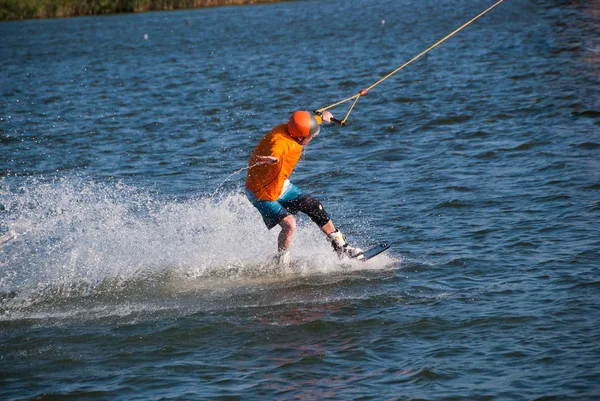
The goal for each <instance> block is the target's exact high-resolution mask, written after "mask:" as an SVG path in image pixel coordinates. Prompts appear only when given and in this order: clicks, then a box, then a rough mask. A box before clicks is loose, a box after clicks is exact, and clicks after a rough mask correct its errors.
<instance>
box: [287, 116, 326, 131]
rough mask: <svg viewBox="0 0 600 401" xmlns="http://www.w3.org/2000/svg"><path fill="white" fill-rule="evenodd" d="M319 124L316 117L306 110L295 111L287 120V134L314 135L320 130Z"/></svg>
mask: <svg viewBox="0 0 600 401" xmlns="http://www.w3.org/2000/svg"><path fill="white" fill-rule="evenodd" d="M319 124H320V121H319V119H318V117H315V116H313V115H312V114H310V113H309V112H308V111H296V112H295V113H294V114H292V116H291V117H290V120H289V121H288V124H287V125H288V134H290V136H291V137H293V138H304V137H306V136H309V135H316V134H318V133H319V131H320V130H321V127H320V126H319Z"/></svg>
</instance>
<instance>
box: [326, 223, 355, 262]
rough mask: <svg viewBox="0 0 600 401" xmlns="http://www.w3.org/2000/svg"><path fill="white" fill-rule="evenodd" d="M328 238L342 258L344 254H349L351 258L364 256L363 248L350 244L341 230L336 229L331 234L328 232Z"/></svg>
mask: <svg viewBox="0 0 600 401" xmlns="http://www.w3.org/2000/svg"><path fill="white" fill-rule="evenodd" d="M327 238H328V239H329V241H330V242H331V246H332V247H333V250H334V251H335V252H336V253H337V254H338V256H339V258H340V259H341V258H343V257H344V256H347V257H349V258H350V259H362V258H363V251H362V249H360V248H355V247H352V246H350V245H349V244H348V242H346V236H345V235H344V234H342V232H341V231H340V230H335V231H334V232H332V233H331V234H328V235H327Z"/></svg>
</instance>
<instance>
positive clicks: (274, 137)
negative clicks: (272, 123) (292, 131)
mask: <svg viewBox="0 0 600 401" xmlns="http://www.w3.org/2000/svg"><path fill="white" fill-rule="evenodd" d="M301 152H302V145H300V144H299V143H298V142H296V140H294V139H293V138H292V137H291V136H290V135H289V134H288V130H287V124H280V125H278V126H276V127H275V128H273V129H272V130H271V132H269V133H268V134H267V135H265V136H264V137H263V138H262V139H261V141H260V142H259V143H258V145H257V146H256V149H254V153H252V156H251V157H250V162H249V163H248V166H250V168H249V169H248V175H247V176H246V188H248V189H249V190H250V191H252V192H254V195H255V196H256V198H257V199H258V200H266V201H274V200H277V199H279V197H280V196H281V193H282V191H283V184H284V182H285V180H286V179H287V178H288V177H289V176H290V174H292V171H293V170H294V167H296V164H297V163H298V160H299V159H300V153H301ZM258 156H275V157H277V158H278V159H279V162H278V163H275V164H269V163H265V164H260V165H257V166H255V164H256V158H257V157H258Z"/></svg>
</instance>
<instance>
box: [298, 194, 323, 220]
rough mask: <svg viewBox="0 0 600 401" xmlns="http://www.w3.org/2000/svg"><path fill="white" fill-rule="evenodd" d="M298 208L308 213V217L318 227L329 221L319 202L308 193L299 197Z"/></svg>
mask: <svg viewBox="0 0 600 401" xmlns="http://www.w3.org/2000/svg"><path fill="white" fill-rule="evenodd" d="M299 209H300V211H302V212H303V213H305V214H306V215H308V217H310V219H311V220H312V221H313V222H315V223H316V224H317V225H318V226H319V227H322V226H323V225H325V224H327V222H328V221H329V215H328V214H327V212H326V211H325V208H324V207H323V205H322V204H321V202H319V201H318V200H316V199H315V198H313V197H312V196H310V195H306V196H304V197H302V198H301V199H299Z"/></svg>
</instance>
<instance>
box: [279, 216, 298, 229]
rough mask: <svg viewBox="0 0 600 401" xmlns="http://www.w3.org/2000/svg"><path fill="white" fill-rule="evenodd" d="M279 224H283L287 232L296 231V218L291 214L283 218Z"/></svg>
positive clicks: (282, 227)
mask: <svg viewBox="0 0 600 401" xmlns="http://www.w3.org/2000/svg"><path fill="white" fill-rule="evenodd" d="M279 225H280V226H281V229H282V230H284V231H286V232H290V233H294V231H296V219H295V218H294V216H293V215H291V214H290V215H287V216H285V217H284V218H283V219H281V221H280V222H279Z"/></svg>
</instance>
